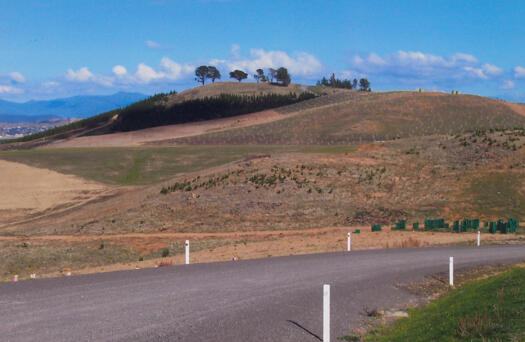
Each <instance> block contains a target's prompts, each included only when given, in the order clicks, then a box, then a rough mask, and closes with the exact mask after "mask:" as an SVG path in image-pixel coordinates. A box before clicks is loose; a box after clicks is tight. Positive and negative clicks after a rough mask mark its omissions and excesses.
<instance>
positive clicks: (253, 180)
mask: <svg viewBox="0 0 525 342" xmlns="http://www.w3.org/2000/svg"><path fill="white" fill-rule="evenodd" d="M331 171H332V170H328V169H326V168H319V169H316V168H314V167H313V166H307V165H296V167H295V168H283V167H278V166H277V165H274V166H273V167H272V168H271V169H270V174H266V173H262V172H260V171H259V169H251V170H244V169H238V170H234V171H231V172H229V173H226V174H223V175H220V176H215V177H210V178H208V179H207V180H203V179H201V177H200V176H197V177H195V178H193V179H192V180H184V181H181V182H176V183H174V184H172V185H169V186H164V187H162V189H161V190H160V193H161V194H164V195H166V194H168V193H170V192H177V191H180V192H184V191H188V192H189V191H194V190H197V189H210V188H214V187H217V186H224V185H226V184H238V183H242V184H252V185H254V186H255V188H256V189H259V188H265V189H268V188H273V187H275V186H276V185H278V184H283V183H284V182H285V181H292V182H293V183H294V184H295V186H296V187H297V189H302V188H305V189H307V190H306V192H307V193H312V192H317V193H319V194H321V193H323V192H327V193H329V194H331V193H332V192H333V191H334V189H335V187H334V185H333V184H328V186H324V187H323V186H321V185H320V184H318V183H317V180H315V179H313V180H312V179H311V178H310V177H309V176H314V177H317V178H324V177H327V176H335V175H337V176H342V175H343V173H344V172H345V171H343V170H337V171H335V173H334V172H331ZM385 172H386V168H385V167H383V168H377V169H372V170H365V171H364V174H360V175H359V178H358V183H361V182H371V181H372V180H373V179H374V177H375V176H376V175H378V174H383V173H385ZM329 173H330V175H329ZM241 175H244V179H242V180H239V179H235V178H234V176H237V177H238V176H241ZM281 191H284V189H280V190H278V191H277V193H280V192H281Z"/></svg>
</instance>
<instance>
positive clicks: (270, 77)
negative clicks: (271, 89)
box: [266, 68, 277, 83]
mask: <svg viewBox="0 0 525 342" xmlns="http://www.w3.org/2000/svg"><path fill="white" fill-rule="evenodd" d="M276 76H277V70H275V69H274V68H269V69H268V76H266V78H267V79H268V81H269V82H270V83H273V80H274V79H276Z"/></svg>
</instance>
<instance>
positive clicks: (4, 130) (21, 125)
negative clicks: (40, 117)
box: [0, 118, 79, 140]
mask: <svg viewBox="0 0 525 342" xmlns="http://www.w3.org/2000/svg"><path fill="white" fill-rule="evenodd" d="M77 120H79V119H76V118H72V119H58V118H57V119H51V120H47V121H41V122H18V123H6V122H0V140H7V139H14V138H20V137H23V136H25V135H29V134H33V133H38V132H42V131H45V130H48V129H50V128H53V127H57V126H62V125H66V124H69V123H71V122H75V121H77Z"/></svg>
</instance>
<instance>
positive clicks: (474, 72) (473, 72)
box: [463, 66, 488, 80]
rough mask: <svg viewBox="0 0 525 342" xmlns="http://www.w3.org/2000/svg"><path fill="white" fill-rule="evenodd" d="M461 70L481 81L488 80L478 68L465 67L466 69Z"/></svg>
mask: <svg viewBox="0 0 525 342" xmlns="http://www.w3.org/2000/svg"><path fill="white" fill-rule="evenodd" d="M463 70H465V71H466V72H467V73H468V74H470V75H472V76H474V77H477V78H481V79H483V80H486V79H488V76H487V75H485V73H484V72H483V70H482V69H480V68H474V67H470V66H466V67H464V68H463Z"/></svg>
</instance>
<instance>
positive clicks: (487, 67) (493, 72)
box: [482, 63, 503, 76]
mask: <svg viewBox="0 0 525 342" xmlns="http://www.w3.org/2000/svg"><path fill="white" fill-rule="evenodd" d="M482 68H483V72H484V73H485V74H486V75H490V76H498V75H501V74H502V73H503V69H501V68H499V67H497V66H495V65H492V64H488V63H485V64H483V66H482Z"/></svg>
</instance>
